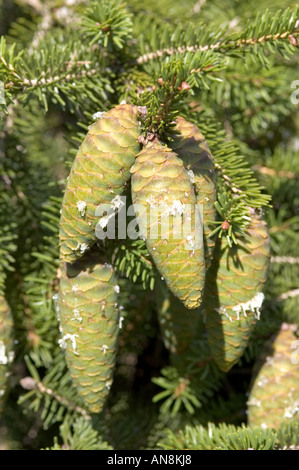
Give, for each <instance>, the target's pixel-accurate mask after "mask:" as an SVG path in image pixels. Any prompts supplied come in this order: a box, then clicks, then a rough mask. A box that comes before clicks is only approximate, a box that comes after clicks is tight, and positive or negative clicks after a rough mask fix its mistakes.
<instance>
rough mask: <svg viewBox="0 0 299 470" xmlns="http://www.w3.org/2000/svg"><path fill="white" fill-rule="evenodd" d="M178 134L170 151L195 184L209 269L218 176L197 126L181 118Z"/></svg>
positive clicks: (213, 243) (176, 128)
mask: <svg viewBox="0 0 299 470" xmlns="http://www.w3.org/2000/svg"><path fill="white" fill-rule="evenodd" d="M174 130H175V131H176V134H175V135H174V141H173V142H171V144H170V146H171V148H172V149H173V150H174V151H175V152H176V153H177V155H178V156H179V157H180V158H181V159H182V160H183V162H184V166H185V168H186V169H187V170H188V172H189V174H190V176H191V178H192V180H193V181H194V188H195V193H196V198H197V203H198V204H201V205H202V207H203V230H204V243H205V257H206V265H209V263H210V260H211V258H212V253H213V249H214V246H215V237H212V238H210V237H209V235H210V233H211V232H212V231H213V230H214V229H215V225H213V222H214V221H215V220H216V209H215V206H214V203H215V202H216V176H215V169H214V163H213V157H212V154H211V152H210V149H209V147H208V144H207V143H206V141H205V138H204V136H203V135H202V134H201V132H200V130H199V129H198V127H197V126H195V125H194V124H192V123H191V122H189V121H186V119H184V118H182V117H180V116H179V117H178V118H177V119H176V126H175V127H174Z"/></svg>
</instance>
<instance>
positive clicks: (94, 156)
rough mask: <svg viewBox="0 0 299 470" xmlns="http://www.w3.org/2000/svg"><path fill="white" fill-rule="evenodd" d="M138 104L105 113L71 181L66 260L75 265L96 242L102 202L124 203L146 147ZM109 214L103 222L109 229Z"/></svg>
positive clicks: (65, 213)
mask: <svg viewBox="0 0 299 470" xmlns="http://www.w3.org/2000/svg"><path fill="white" fill-rule="evenodd" d="M139 135H140V126H139V122H138V110H137V107H136V106H132V105H128V104H121V105H118V106H116V107H115V108H113V109H111V110H110V111H108V112H106V113H103V116H102V117H101V118H100V119H98V120H97V121H96V122H95V123H94V124H92V125H91V126H90V128H89V131H88V133H87V135H86V137H85V139H84V140H83V142H82V144H81V146H80V148H79V150H78V153H77V155H76V158H75V160H74V163H73V165H72V169H71V172H70V175H69V178H68V181H67V187H66V190H65V193H64V198H63V203H62V210H61V218H60V230H59V238H60V259H61V261H63V262H68V263H72V262H74V261H75V260H76V259H77V258H79V257H80V256H82V254H83V253H84V252H85V251H86V250H87V249H88V248H90V247H91V246H92V245H93V244H94V242H95V241H96V239H97V237H96V233H95V228H96V224H97V223H98V222H99V221H100V216H101V213H100V212H99V214H97V210H96V209H97V207H98V206H99V205H100V204H109V205H111V208H112V210H115V211H116V210H117V209H118V208H119V207H120V195H121V194H122V193H123V192H124V191H125V189H126V187H127V185H128V180H129V178H130V168H131V166H132V165H133V163H134V160H135V155H136V153H138V152H139V150H140V144H139V143H138V140H137V139H138V137H139ZM106 224H107V218H106V219H105V218H103V219H102V223H101V222H100V226H101V228H103V229H104V228H105V225H106Z"/></svg>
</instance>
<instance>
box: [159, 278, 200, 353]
mask: <svg viewBox="0 0 299 470" xmlns="http://www.w3.org/2000/svg"><path fill="white" fill-rule="evenodd" d="M155 293H156V296H155V298H156V305H157V312H158V321H159V325H160V331H161V334H162V340H163V343H164V346H165V347H166V349H168V350H169V351H170V352H171V353H172V354H182V353H184V352H185V351H187V349H188V348H189V347H190V344H191V343H192V341H193V339H194V337H195V335H196V329H197V326H198V323H199V318H200V309H199V308H197V309H193V310H190V309H187V308H186V307H185V306H184V305H183V304H182V302H181V301H180V300H179V299H178V298H177V297H175V296H174V295H173V294H172V293H171V292H170V290H169V289H167V287H166V285H165V284H164V283H163V284H162V282H157V287H156V292H155Z"/></svg>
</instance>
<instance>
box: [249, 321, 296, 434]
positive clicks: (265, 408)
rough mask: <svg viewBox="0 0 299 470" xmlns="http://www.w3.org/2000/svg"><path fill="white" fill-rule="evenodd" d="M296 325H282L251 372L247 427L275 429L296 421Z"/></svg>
mask: <svg viewBox="0 0 299 470" xmlns="http://www.w3.org/2000/svg"><path fill="white" fill-rule="evenodd" d="M295 330H296V325H291V324H287V323H283V324H282V325H281V328H280V330H279V331H278V333H277V334H275V335H273V337H272V338H270V340H269V341H268V342H267V343H266V344H265V345H264V348H263V350H262V352H261V353H260V356H259V358H258V359H257V361H256V364H255V366H254V368H253V376H252V383H251V390H250V395H249V400H248V402H247V405H248V424H249V425H250V426H261V427H262V428H263V429H267V428H274V429H278V428H279V426H280V425H281V424H282V423H283V422H286V423H290V422H294V421H298V420H299V414H298V410H299V395H298V390H299V367H298V353H297V351H298V344H299V341H298V337H296V336H295V334H294V333H295Z"/></svg>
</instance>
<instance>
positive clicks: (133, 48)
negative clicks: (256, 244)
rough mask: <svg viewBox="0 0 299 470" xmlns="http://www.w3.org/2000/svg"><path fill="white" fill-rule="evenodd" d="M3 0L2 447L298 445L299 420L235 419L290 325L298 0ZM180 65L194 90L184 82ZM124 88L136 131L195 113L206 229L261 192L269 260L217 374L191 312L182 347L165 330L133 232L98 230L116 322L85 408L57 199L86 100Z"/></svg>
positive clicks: (296, 241) (298, 189)
mask: <svg viewBox="0 0 299 470" xmlns="http://www.w3.org/2000/svg"><path fill="white" fill-rule="evenodd" d="M0 7H1V10H0V34H2V41H1V43H0V80H1V81H2V82H3V83H4V86H5V104H4V105H3V104H2V105H0V291H4V292H5V296H6V298H7V301H8V302H9V304H10V306H11V309H12V312H13V317H14V324H15V334H16V345H15V346H16V358H15V361H14V367H13V374H12V376H11V380H10V382H11V383H10V387H11V388H10V390H11V391H10V395H9V399H8V402H7V406H6V411H5V414H4V416H3V417H2V419H1V422H0V449H30V450H38V449H45V448H48V449H62V448H67V449H75V450H79V449H112V448H114V449H137V448H141V449H152V448H166V449H181V448H188V449H190V448H193V447H192V446H194V448H197V449H203V448H205V449H216V448H228V449H244V448H245V449H247V448H249V447H251V448H255V449H273V448H288V447H289V446H296V445H297V446H298V445H299V442H298V424H296V423H294V424H293V425H284V426H283V427H282V428H281V429H280V430H279V431H274V430H273V431H272V430H261V429H259V428H258V429H247V428H246V422H247V417H246V401H247V392H248V389H249V384H250V380H251V373H252V367H253V364H254V362H255V359H256V358H257V356H258V354H259V352H260V350H261V348H262V346H263V344H264V342H265V341H266V340H267V339H268V338H269V337H270V336H271V334H272V333H273V332H275V331H277V329H278V328H279V326H280V325H281V323H282V322H283V321H285V322H288V323H295V324H299V313H298V312H299V308H298V307H299V302H298V298H299V297H298V290H297V287H298V284H297V279H298V275H299V264H298V261H299V253H298V246H299V231H298V228H299V213H298V201H299V185H298V178H299V137H298V135H299V134H298V131H299V114H298V109H299V108H298V104H296V103H294V102H292V100H291V95H292V93H293V92H294V91H295V90H294V88H291V84H292V83H293V82H294V81H295V80H299V75H298V70H299V58H298V57H299V55H298V46H296V41H297V40H298V39H296V38H298V34H299V26H298V20H299V10H298V4H296V2H294V1H291V0H285V1H283V2H281V1H279V2H278V1H276V0H274V1H273V0H272V1H269V0H261V1H259V2H258V7H259V12H256V9H257V2H256V1H253V0H246V1H242V2H240V1H235V0H206V1H205V0H200V1H195V0H185V1H184V2H178V1H176V0H144V1H142V2H140V1H137V0H128V1H127V2H126V4H124V3H123V2H121V1H119V0H112V1H110V2H106V1H99V0H93V1H92V2H88V1H86V0H81V1H80V0H73V1H63V0H62V1H60V0H49V1H46V0H44V1H43V0H36V1H29V0H28V1H26V0H15V1H13V0H0ZM286 32H287V33H286ZM187 46H188V47H187ZM157 51H158V53H157ZM159 78H163V85H162V86H159V85H158V79H159ZM183 81H185V82H187V83H188V84H189V85H190V87H191V88H190V90H187V91H184V90H180V85H181V83H182V82H183ZM297 88H298V87H297ZM298 96H299V95H298V93H297V97H298ZM122 100H125V101H126V102H132V103H134V104H138V105H146V106H147V107H148V110H149V113H148V116H147V118H146V119H145V121H144V130H145V129H147V130H153V131H156V132H158V133H159V134H160V136H161V137H162V138H163V139H164V141H165V142H167V140H168V139H169V138H170V137H171V129H172V124H171V123H172V121H173V120H174V118H175V117H176V116H177V115H178V114H181V115H183V116H184V117H186V118H187V119H189V120H191V121H192V122H194V123H195V124H196V125H198V126H199V128H200V130H201V132H202V133H203V134H204V136H205V138H206V140H207V143H208V145H209V147H210V149H211V152H212V154H213V156H214V159H215V163H216V166H217V172H218V173H217V188H218V194H220V196H219V197H218V206H217V209H218V219H219V223H218V225H217V226H215V228H216V229H218V230H217V233H218V234H220V235H221V233H222V232H221V228H220V227H221V222H222V221H223V220H229V221H230V224H231V231H230V240H231V242H232V243H233V242H234V237H235V236H236V235H237V234H238V233H242V231H243V229H244V219H243V216H244V215H246V214H247V209H246V207H247V206H248V205H249V206H251V207H257V208H259V207H262V208H263V211H264V216H265V219H266V220H267V222H268V225H269V231H270V235H271V255H272V262H271V267H270V273H269V279H268V283H267V288H266V292H265V295H266V299H265V302H264V304H263V309H262V315H261V320H260V321H259V322H258V324H257V327H256V328H255V330H254V333H253V336H252V339H251V342H250V344H249V346H248V348H247V349H246V351H245V354H244V356H243V357H242V358H241V360H240V362H239V364H237V365H236V366H235V367H234V368H233V369H232V370H231V371H230V372H229V373H228V374H223V373H222V372H220V371H219V370H218V369H217V366H216V365H215V364H214V363H213V361H211V359H210V353H209V350H208V349H207V342H206V338H205V327H204V324H203V323H202V322H201V323H200V325H199V326H198V333H197V338H196V341H195V343H194V344H193V345H192V348H191V349H190V351H189V353H188V355H187V356H186V357H185V356H184V357H181V358H174V357H172V356H171V355H170V354H169V352H168V351H167V350H166V348H165V347H164V345H163V341H162V337H161V331H160V329H159V326H158V321H157V311H156V304H155V302H154V301H153V300H154V299H153V295H152V292H153V291H152V289H153V287H154V279H155V272H154V271H153V268H152V265H151V263H150V261H149V259H148V254H147V251H146V248H145V245H144V243H143V242H142V240H137V241H135V242H133V241H124V243H123V244H116V245H117V246H116V245H115V244H114V243H107V246H106V247H105V248H106V253H107V256H108V258H109V261H110V262H113V264H114V266H115V268H116V271H117V274H118V276H119V277H120V279H119V284H120V287H121V298H120V304H121V305H122V306H123V307H124V309H123V317H124V323H123V329H122V330H121V332H120V338H119V352H118V357H117V365H116V370H115V380H114V383H113V387H112V389H111V393H110V396H109V401H108V404H107V407H106V409H105V410H104V411H103V413H102V414H101V415H100V416H93V417H90V416H89V415H88V413H87V412H86V410H85V409H84V406H82V403H81V402H80V400H79V399H78V397H77V396H76V392H75V390H74V389H73V388H72V387H71V382H70V377H69V373H68V371H67V368H66V364H65V360H64V355H63V352H62V351H61V350H60V348H59V346H58V338H59V328H58V321H57V315H56V310H55V298H56V297H55V295H56V294H57V287H58V280H57V269H58V264H59V262H58V223H59V211H60V208H61V200H62V194H63V189H64V185H65V179H66V177H67V176H68V173H69V170H70V166H71V163H72V160H73V158H74V155H75V154H76V151H77V149H78V146H79V145H80V142H81V141H82V138H83V136H84V135H85V133H86V130H87V128H88V126H89V125H90V124H91V122H93V118H92V116H93V114H94V113H96V112H98V111H105V110H107V109H110V108H111V107H113V106H114V105H116V104H117V103H119V102H121V101H122ZM293 101H294V100H293ZM165 103H167V106H166V107H165V106H164V108H163V107H161V104H165ZM161 110H162V111H161ZM236 188H237V193H238V195H239V197H238V198H237V199H235V198H233V194H235V190H236ZM268 195H269V196H268ZM185 426H187V427H185ZM211 430H212V431H213V432H212V431H211ZM179 432H181V434H179ZM211 436H213V437H211Z"/></svg>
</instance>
